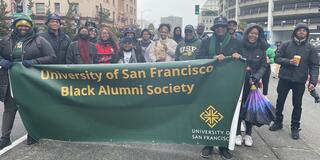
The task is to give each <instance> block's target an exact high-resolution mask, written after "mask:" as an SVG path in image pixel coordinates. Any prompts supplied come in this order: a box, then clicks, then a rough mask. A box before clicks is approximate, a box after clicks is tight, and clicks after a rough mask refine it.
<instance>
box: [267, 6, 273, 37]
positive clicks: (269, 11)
mask: <svg viewBox="0 0 320 160" xmlns="http://www.w3.org/2000/svg"><path fill="white" fill-rule="evenodd" d="M273 8H274V3H273V0H269V4H268V28H267V31H268V37H267V38H268V40H269V42H270V43H273V37H272V36H273V34H272V26H273V15H272V12H273Z"/></svg>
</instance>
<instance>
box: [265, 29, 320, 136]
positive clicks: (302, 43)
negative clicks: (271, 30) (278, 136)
mask: <svg viewBox="0 0 320 160" xmlns="http://www.w3.org/2000/svg"><path fill="white" fill-rule="evenodd" d="M308 37H309V28H308V26H307V24H305V23H299V24H297V25H296V27H295V29H294V31H293V34H292V39H291V40H290V41H288V42H286V43H284V44H283V45H281V47H280V49H279V52H278V54H277V55H276V59H275V62H276V63H278V64H280V65H281V68H280V72H279V78H280V80H279V83H278V87H277V92H278V98H277V104H276V107H277V108H276V119H275V123H274V124H273V125H272V126H271V127H270V128H269V129H270V130H271V131H276V130H279V129H281V128H282V127H283V125H282V121H283V114H282V111H283V108H284V103H285V101H286V98H287V95H288V92H289V91H290V90H292V93H293V94H292V99H293V112H292V117H291V137H292V139H295V140H296V139H299V131H300V119H301V112H302V107H301V106H302V97H303V94H304V91H305V83H306V81H307V79H308V75H310V81H309V84H308V90H309V91H310V90H313V89H314V87H315V86H316V85H317V80H318V75H319V58H318V55H317V53H316V50H315V48H314V47H313V46H312V45H310V44H309V43H308Z"/></svg>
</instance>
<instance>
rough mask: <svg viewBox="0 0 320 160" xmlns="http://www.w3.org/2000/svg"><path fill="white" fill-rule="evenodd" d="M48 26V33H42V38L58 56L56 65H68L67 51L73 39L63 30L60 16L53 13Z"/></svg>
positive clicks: (49, 17)
mask: <svg viewBox="0 0 320 160" xmlns="http://www.w3.org/2000/svg"><path fill="white" fill-rule="evenodd" d="M46 25H47V26H48V32H44V33H41V34H40V36H42V37H44V38H45V39H46V40H47V41H48V42H49V43H50V44H51V46H52V48H53V49H54V51H55V54H56V56H57V59H56V62H55V63H56V64H66V54H67V49H68V47H69V45H70V43H71V39H70V38H69V36H68V35H67V34H65V33H64V32H63V31H62V30H61V29H60V25H61V19H60V16H59V15H57V14H55V13H53V14H50V15H49V16H48V18H47V21H46Z"/></svg>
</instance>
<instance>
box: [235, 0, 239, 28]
mask: <svg viewBox="0 0 320 160" xmlns="http://www.w3.org/2000/svg"><path fill="white" fill-rule="evenodd" d="M239 10H240V8H239V0H236V10H235V21H236V22H237V23H239V17H238V15H239V14H238V13H239Z"/></svg>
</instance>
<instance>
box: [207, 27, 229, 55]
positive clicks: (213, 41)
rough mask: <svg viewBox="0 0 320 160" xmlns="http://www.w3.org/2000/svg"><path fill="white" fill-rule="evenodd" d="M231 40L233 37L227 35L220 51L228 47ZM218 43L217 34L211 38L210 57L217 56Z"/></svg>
mask: <svg viewBox="0 0 320 160" xmlns="http://www.w3.org/2000/svg"><path fill="white" fill-rule="evenodd" d="M230 40H231V35H230V33H227V34H226V36H225V37H224V39H223V41H222V44H221V45H220V49H221V50H222V49H223V48H224V47H226V46H227V45H228V44H229V42H230ZM216 42H217V37H216V34H213V35H212V36H211V38H210V43H209V56H211V57H213V56H215V55H216V54H217V51H216Z"/></svg>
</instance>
